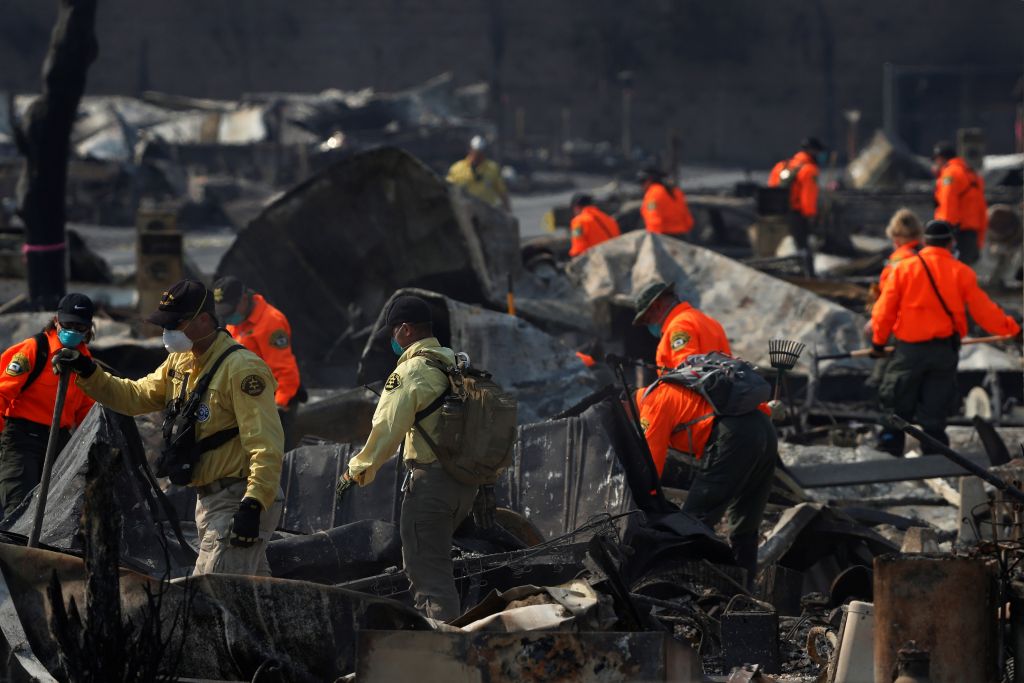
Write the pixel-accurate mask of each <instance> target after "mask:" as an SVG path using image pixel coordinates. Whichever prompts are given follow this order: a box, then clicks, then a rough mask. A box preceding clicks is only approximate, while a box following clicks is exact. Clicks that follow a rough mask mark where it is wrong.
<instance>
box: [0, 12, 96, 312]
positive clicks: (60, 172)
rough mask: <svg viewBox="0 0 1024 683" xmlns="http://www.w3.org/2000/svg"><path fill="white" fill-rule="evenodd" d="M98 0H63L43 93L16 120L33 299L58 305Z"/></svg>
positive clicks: (20, 200) (20, 201) (40, 304)
mask: <svg viewBox="0 0 1024 683" xmlns="http://www.w3.org/2000/svg"><path fill="white" fill-rule="evenodd" d="M96 2H97V0H59V2H58V15H57V23H56V24H55V25H54V27H53V35H52V36H51V37H50V49H49V51H48V52H47V53H46V59H45V61H44V62H43V89H42V93H41V94H40V95H39V97H37V98H36V99H35V100H34V101H33V102H32V104H31V105H30V106H29V109H28V113H27V114H26V116H25V120H24V121H22V122H21V123H20V125H16V126H15V127H14V128H15V141H16V143H17V145H18V150H19V151H20V152H21V154H22V156H24V157H25V165H24V167H23V168H22V172H21V177H20V178H19V179H18V215H19V216H21V219H22V220H23V221H24V222H25V247H26V249H25V253H26V260H27V267H28V294H29V300H30V302H31V303H32V305H33V306H34V307H35V308H41V309H47V310H52V309H54V308H56V307H57V302H58V301H59V300H60V297H62V296H63V295H64V289H65V285H66V282H65V274H64V263H65V253H66V251H65V250H66V247H65V235H64V219H65V207H64V204H65V196H66V191H67V175H68V150H69V147H70V144H71V128H72V126H73V125H74V122H75V115H76V113H77V112H78V103H79V101H80V100H81V99H82V93H83V92H85V77H86V73H87V72H88V70H89V65H90V64H92V63H93V62H94V61H95V60H96V55H97V54H98V52H99V47H98V45H97V42H96V32H95V24H96Z"/></svg>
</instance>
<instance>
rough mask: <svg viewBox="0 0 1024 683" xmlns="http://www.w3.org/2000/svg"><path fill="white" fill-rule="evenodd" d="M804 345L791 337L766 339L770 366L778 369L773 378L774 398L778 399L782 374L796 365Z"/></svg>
mask: <svg viewBox="0 0 1024 683" xmlns="http://www.w3.org/2000/svg"><path fill="white" fill-rule="evenodd" d="M805 348H806V346H805V345H804V344H802V343H801V342H798V341H793V340H791V339H770V340H768V359H769V360H770V361H771V364H772V367H773V368H775V369H776V370H778V371H779V372H778V376H777V377H776V378H775V400H776V401H777V400H779V390H780V388H781V386H782V380H783V376H784V375H785V373H786V372H788V371H790V370H792V369H793V368H794V367H796V362H797V361H798V360H800V354H801V353H803V351H804V349H805Z"/></svg>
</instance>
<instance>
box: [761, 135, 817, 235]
mask: <svg viewBox="0 0 1024 683" xmlns="http://www.w3.org/2000/svg"><path fill="white" fill-rule="evenodd" d="M787 168H788V169H790V170H791V171H793V172H794V173H795V174H796V177H795V178H793V180H792V182H791V183H790V185H789V208H790V209H792V210H793V211H796V212H797V213H799V214H800V215H801V216H804V217H806V218H812V217H814V216H817V215H818V172H819V171H818V162H817V161H815V159H814V157H813V156H811V155H810V154H809V153H807V152H803V151H801V152H797V153H796V155H795V156H794V157H793V158H792V159H789V160H788V161H787V160H783V161H780V162H779V163H777V164H775V167H774V168H772V172H771V173H770V174H769V175H768V187H778V186H779V185H780V184H781V182H782V172H783V171H784V170H786V169H787Z"/></svg>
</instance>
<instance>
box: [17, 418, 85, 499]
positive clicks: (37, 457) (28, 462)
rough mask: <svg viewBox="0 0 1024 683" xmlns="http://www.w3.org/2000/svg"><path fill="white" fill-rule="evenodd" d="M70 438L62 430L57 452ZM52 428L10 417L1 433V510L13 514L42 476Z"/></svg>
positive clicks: (68, 434)
mask: <svg viewBox="0 0 1024 683" xmlns="http://www.w3.org/2000/svg"><path fill="white" fill-rule="evenodd" d="M70 437H71V435H70V433H69V432H68V430H66V429H62V430H60V435H59V436H58V439H59V441H58V443H57V453H60V451H61V449H62V448H63V447H64V444H66V443H67V442H68V439H70ZM49 438H50V427H49V426H48V425H41V424H37V423H35V422H30V421H29V420H22V419H19V418H16V417H10V418H7V420H6V422H5V423H4V431H3V434H0V509H2V510H3V514H4V516H8V515H10V514H11V513H12V512H13V511H14V508H16V507H18V506H19V505H20V504H21V501H23V500H24V499H25V496H27V495H28V493H29V491H31V490H32V489H34V488H35V487H36V485H37V484H39V480H40V479H41V478H42V476H43V459H44V458H45V457H46V442H47V441H48V440H49Z"/></svg>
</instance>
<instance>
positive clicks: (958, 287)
mask: <svg viewBox="0 0 1024 683" xmlns="http://www.w3.org/2000/svg"><path fill="white" fill-rule="evenodd" d="M918 256H919V257H920V258H918V257H914V258H908V259H905V260H903V261H901V262H900V263H899V264H897V265H896V266H894V267H893V268H892V272H891V273H890V275H889V277H888V278H887V279H886V281H885V285H884V286H883V287H882V293H881V294H880V295H879V297H878V301H877V302H875V306H874V308H873V309H872V310H871V330H872V340H873V342H874V343H875V344H884V343H885V342H886V341H887V340H888V339H889V334H890V333H891V334H894V335H896V338H897V339H899V340H901V341H905V342H923V341H928V340H931V339H942V338H945V337H951V336H952V335H953V333H954V332H956V334H958V335H960V336H961V337H964V336H966V335H967V313H970V315H971V318H973V319H974V321H975V322H976V323H978V325H980V326H981V327H982V328H984V329H985V330H986V331H987V332H988V333H989V334H999V335H1006V336H1013V335H1015V334H1017V332H1019V331H1020V326H1019V325H1018V324H1017V323H1016V322H1014V320H1013V318H1011V317H1010V316H1008V315H1006V313H1004V312H1003V310H1002V309H1001V308H999V306H997V305H996V304H994V303H993V302H992V300H991V299H990V298H988V295H987V294H985V292H984V291H982V289H981V287H979V286H978V276H977V275H975V273H974V270H973V269H972V268H971V267H970V266H968V265H965V264H963V263H961V262H960V261H958V260H956V259H955V258H953V254H952V253H950V251H949V250H948V249H943V248H941V247H925V248H924V249H922V250H921V253H920V254H918ZM921 259H924V261H925V262H926V263H927V264H928V270H929V271H930V272H931V274H932V277H933V278H934V279H935V284H936V286H937V287H938V288H939V292H940V293H941V294H942V299H943V301H945V302H946V306H947V307H948V308H949V310H950V312H951V313H952V314H953V317H954V318H955V319H956V327H955V328H954V326H953V322H952V321H951V320H950V319H949V316H948V315H946V312H945V311H944V310H943V309H942V304H941V303H939V299H938V297H937V296H936V294H935V290H934V289H933V288H932V286H931V283H930V282H929V281H928V276H927V274H926V273H925V270H924V266H923V265H922V263H921Z"/></svg>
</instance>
